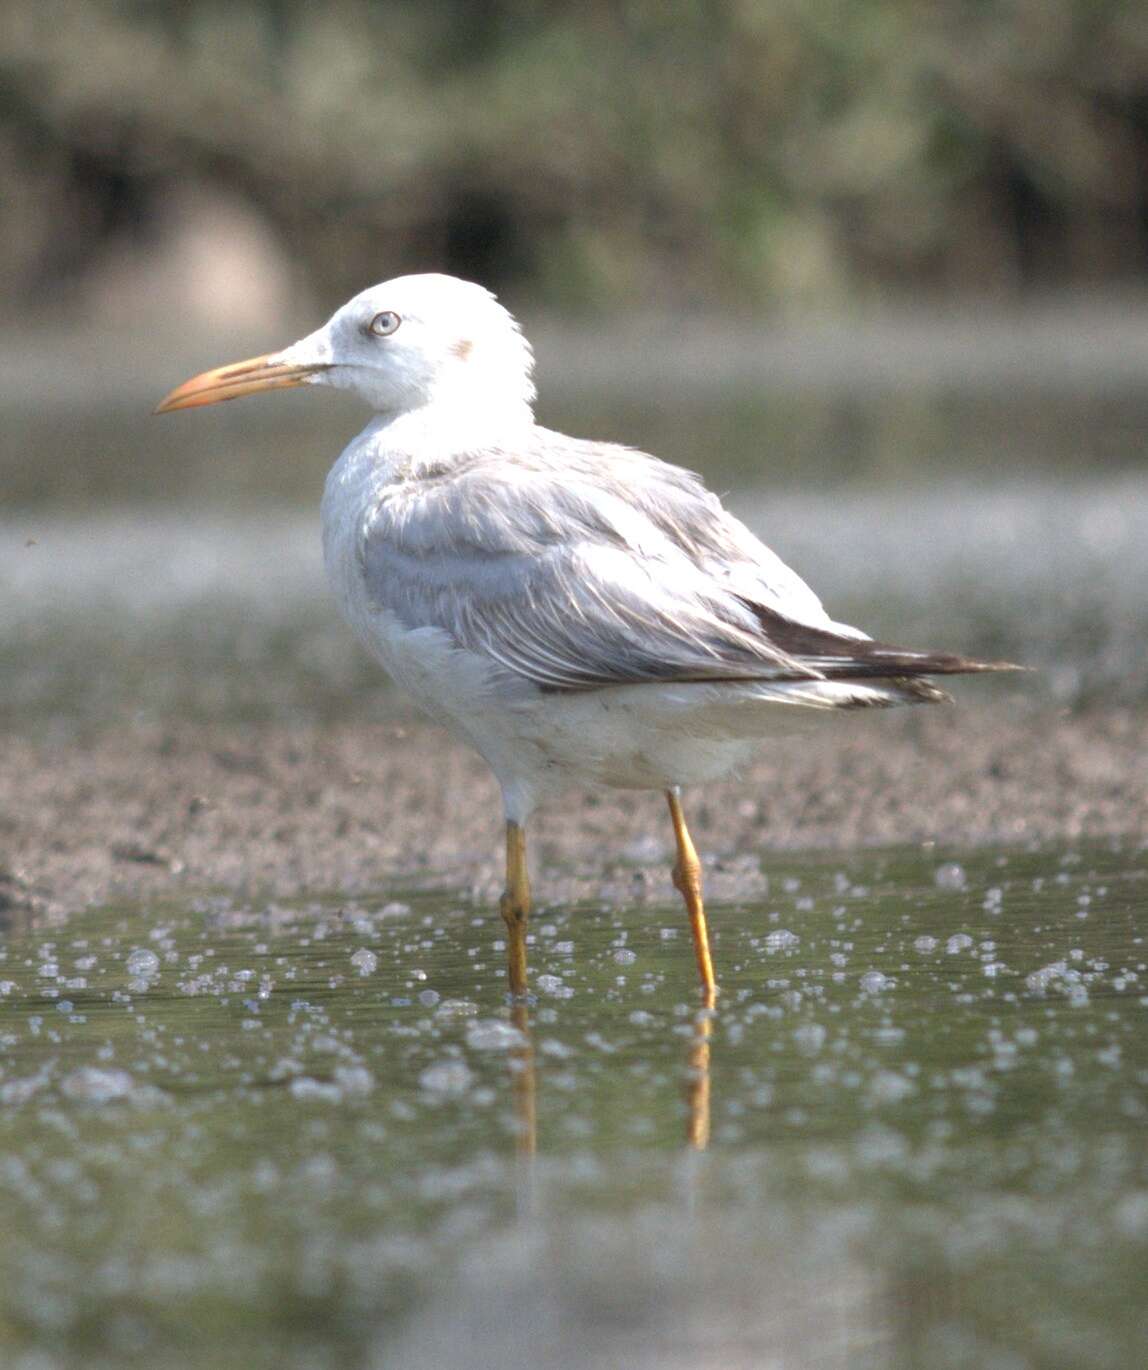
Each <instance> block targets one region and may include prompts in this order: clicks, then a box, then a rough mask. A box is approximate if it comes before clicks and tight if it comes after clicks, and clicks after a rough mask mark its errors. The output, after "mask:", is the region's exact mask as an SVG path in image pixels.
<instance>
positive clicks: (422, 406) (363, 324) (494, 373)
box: [269, 274, 535, 418]
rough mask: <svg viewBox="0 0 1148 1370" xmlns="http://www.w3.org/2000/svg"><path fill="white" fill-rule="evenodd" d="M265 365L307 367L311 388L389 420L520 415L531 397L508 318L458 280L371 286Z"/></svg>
mask: <svg viewBox="0 0 1148 1370" xmlns="http://www.w3.org/2000/svg"><path fill="white" fill-rule="evenodd" d="M269 360H270V361H272V362H274V363H276V364H278V365H286V366H289V367H299V368H306V369H307V371H308V375H307V378H306V379H307V381H308V383H310V384H312V385H332V386H335V387H337V388H338V389H340V390H351V391H353V392H354V393H355V394H357V395H359V396H361V397H362V399H364V400H365V401H366V402H367V403H368V404H369V405H370V406H371V407H372V408H373V409H375V410H376V411H377V412H379V413H380V414H384V415H387V416H389V417H392V418H397V417H399V416H400V415H402V414H408V413H412V412H413V411H416V410H426V409H428V408H433V409H441V408H442V406H452V407H454V406H465V407H466V409H468V410H470V411H471V412H472V413H473V412H474V411H476V410H477V411H478V412H480V413H481V412H484V411H485V412H486V413H488V414H490V413H492V412H497V413H500V414H503V415H505V416H506V417H511V416H512V415H521V416H522V417H527V416H529V415H530V412H531V405H532V403H533V400H534V394H535V391H534V382H533V380H532V378H531V376H532V372H533V370H534V357H533V354H532V352H531V350H530V344H529V343H528V342H527V341H526V339H525V338H524V337H523V336H522V333H521V331H520V330H519V327H518V324H517V322H516V321H515V319H514V317H513V316H512V315H511V314H510V313H509V312H508V311H507V310H506V309H504V308H503V307H502V305H500V304H499V303H498V301H497V300H496V299H495V297H494V296H493V295H492V294H491V293H490V291H489V290H484V289H483V287H482V286H480V285H475V284H473V283H472V282H470V281H460V280H459V279H458V278H457V277H455V276H442V275H433V274H428V275H420V276H397V277H396V278H395V279H394V280H392V281H384V282H383V284H382V285H373V286H371V287H370V288H369V289H367V290H363V291H361V292H360V293H359V294H358V295H356V296H355V297H354V298H353V299H351V300H348V302H347V303H346V304H345V305H343V306H342V308H340V309H337V310H336V311H335V313H334V314H332V315H331V317H330V319H328V320H327V322H326V323H325V324H324V325H323V326H322V328H318V329H316V330H315V332H314V333H310V334H308V335H307V337H305V338H301V339H300V340H299V341H298V342H297V343H293V344H292V345H291V346H290V347H287V348H284V350H283V351H282V352H279V353H276V354H275V355H274V356H273V357H272V358H269ZM311 368H315V369H314V370H311ZM523 411H525V412H523Z"/></svg>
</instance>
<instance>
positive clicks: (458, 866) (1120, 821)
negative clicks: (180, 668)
mask: <svg viewBox="0 0 1148 1370" xmlns="http://www.w3.org/2000/svg"><path fill="white" fill-rule="evenodd" d="M5 751H6V757H5V762H4V765H3V767H2V768H0V825H2V826H0V831H2V832H3V836H4V851H5V853H6V862H7V864H6V866H5V867H3V868H0V910H3V911H6V913H7V915H8V916H9V917H10V918H19V917H20V916H21V913H22V912H23V911H30V912H38V913H41V914H49V915H50V914H59V913H65V912H68V911H70V910H74V909H76V908H78V907H80V906H82V905H85V904H90V903H100V902H106V901H109V900H115V899H120V898H128V899H137V898H145V899H147V900H154V901H161V900H163V899H166V898H168V897H173V896H174V897H178V896H179V895H180V893H181V892H182V891H186V890H192V889H194V890H204V889H209V888H216V889H220V890H225V891H229V892H232V893H235V894H239V895H241V896H243V895H250V896H268V895H271V896H275V897H281V898H286V897H291V896H294V895H303V894H308V893H311V894H318V893H323V894H325V895H326V894H330V893H331V892H342V891H346V892H347V893H348V894H351V893H354V894H355V895H357V896H364V895H366V896H368V897H369V896H370V894H371V893H372V892H377V893H378V895H379V897H387V891H390V890H394V889H395V888H396V887H399V888H401V887H402V886H403V885H404V884H407V885H409V884H418V885H422V884H427V885H437V886H444V887H454V888H457V889H461V890H463V891H469V892H470V893H472V894H473V895H474V897H475V898H477V899H479V900H487V899H490V898H492V897H493V896H494V895H495V893H496V891H497V889H498V886H499V879H500V871H499V864H498V862H499V852H500V808H499V805H498V800H497V792H496V789H495V785H494V782H493V780H492V778H491V777H490V775H489V773H488V772H487V770H486V768H485V766H484V765H483V763H482V762H481V761H480V760H479V759H478V758H477V757H475V756H474V755H473V754H472V753H470V752H469V751H468V750H466V749H465V748H463V747H462V746H461V745H459V744H457V743H455V742H454V741H453V740H452V739H450V738H449V737H448V736H447V735H446V734H445V733H443V732H442V731H441V730H439V729H437V728H435V727H433V726H431V725H429V724H426V723H423V722H421V721H413V720H412V721H410V722H401V723H395V722H390V723H380V724H378V725H371V724H365V723H356V724H350V725H338V724H320V723H312V724H305V725H298V726H285V725H264V726H261V727H258V728H254V729H252V728H243V727H239V726H234V725H230V726H216V725H210V724H190V723H188V724H182V725H180V724H174V725H171V726H154V725H147V726H141V727H137V728H129V727H119V728H115V729H111V730H104V731H100V732H97V733H95V734H93V735H90V736H87V737H84V736H82V735H76V734H74V733H71V732H69V733H68V734H66V735H57V736H55V737H54V738H53V737H52V736H40V737H39V738H37V739H24V740H21V739H20V738H15V737H13V738H9V739H8V741H7V743H6V748H5ZM687 803H688V807H689V811H690V814H691V817H692V821H693V823H694V825H695V829H696V836H697V839H698V843H699V846H700V847H701V848H702V850H703V852H704V854H705V856H706V858H707V860H708V862H709V872H708V884H709V889H710V893H711V896H712V897H713V898H714V899H716V900H718V901H721V900H737V899H742V898H760V897H762V895H763V894H764V893H765V892H766V890H767V882H768V878H769V856H770V852H771V851H774V850H780V849H782V848H814V847H817V848H827V847H828V848H835V847H841V848H843V847H853V846H857V845H872V844H904V843H932V844H935V845H936V849H937V851H938V853H942V854H943V853H944V852H946V851H949V850H957V849H960V848H963V847H966V846H968V845H970V844H982V843H999V844H1006V845H1009V846H1014V847H1030V846H1033V845H1040V844H1044V843H1055V844H1058V845H1064V844H1066V843H1067V844H1075V843H1079V842H1087V841H1093V840H1103V841H1112V840H1117V841H1120V842H1121V843H1122V844H1132V845H1133V846H1137V847H1139V846H1142V845H1144V844H1146V843H1148V712H1146V711H1145V710H1144V709H1143V708H1133V709H1119V708H1111V709H1108V710H1106V711H1099V710H1094V711H1091V712H1085V713H1081V714H1068V713H1054V712H1051V711H1050V710H1048V709H1047V708H1039V709H1037V708H1032V707H1030V706H1028V705H1026V704H1023V703H1021V702H1020V701H1019V697H1018V696H1017V695H1015V694H1009V695H1006V696H1004V697H1001V698H998V699H996V700H995V701H993V702H992V703H991V705H986V704H984V703H978V704H975V705H973V706H971V707H969V706H961V707H957V708H939V709H932V710H928V711H927V712H926V711H922V712H920V713H913V714H903V715H898V716H895V717H882V718H878V719H872V720H871V719H865V720H863V721H860V722H857V721H855V720H850V719H842V720H839V721H834V722H833V723H832V724H830V725H829V726H827V727H825V728H821V729H818V730H816V731H814V732H812V733H809V734H805V735H798V736H794V737H789V738H786V739H782V740H779V741H778V742H776V743H773V744H771V745H769V746H767V747H764V748H763V749H762V752H761V754H760V758H759V759H758V760H757V761H756V762H755V764H754V765H753V766H752V767H751V768H750V769H749V770H748V771H747V773H746V774H745V775H743V776H742V777H741V778H740V779H738V780H736V781H731V782H729V783H726V784H722V785H715V786H711V787H709V788H707V789H704V790H698V791H696V792H694V793H692V794H690V795H688V796H687ZM669 851H670V832H669V828H668V824H667V822H666V818H665V814H664V808H663V805H662V803H661V800H660V798H659V797H658V796H657V795H653V794H645V795H634V794H629V793H623V792H603V791H599V792H595V793H583V792H579V791H571V792H570V794H569V795H568V796H567V797H566V798H565V799H564V800H563V801H561V802H558V803H553V804H551V805H550V806H549V807H548V808H547V809H545V810H544V811H543V812H542V813H541V814H540V815H539V817H538V820H537V822H536V823H535V825H534V843H533V858H534V864H535V868H536V895H537V897H538V899H539V901H540V903H541V904H542V905H543V906H544V905H545V904H547V903H551V902H553V903H556V902H559V901H562V902H566V901H572V900H578V899H592V900H602V899H606V900H610V901H615V902H617V901H625V902H633V901H640V900H642V899H644V898H656V899H659V900H663V899H668V898H670V897H671V895H672V891H671V889H670V885H669V876H668V867H669Z"/></svg>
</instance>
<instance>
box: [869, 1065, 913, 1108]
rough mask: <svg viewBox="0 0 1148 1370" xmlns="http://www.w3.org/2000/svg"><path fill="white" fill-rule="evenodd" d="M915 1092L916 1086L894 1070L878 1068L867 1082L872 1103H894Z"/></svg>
mask: <svg viewBox="0 0 1148 1370" xmlns="http://www.w3.org/2000/svg"><path fill="white" fill-rule="evenodd" d="M916 1092H917V1086H916V1085H915V1084H914V1083H913V1082H912V1080H910V1079H908V1078H907V1077H906V1076H904V1075H898V1074H897V1072H896V1071H895V1070H879V1071H878V1072H877V1074H876V1075H874V1076H873V1079H872V1080H871V1081H870V1082H869V1092H868V1097H869V1101H870V1103H873V1104H896V1103H900V1101H901V1100H902V1099H906V1098H908V1097H909V1095H910V1094H915V1093H916Z"/></svg>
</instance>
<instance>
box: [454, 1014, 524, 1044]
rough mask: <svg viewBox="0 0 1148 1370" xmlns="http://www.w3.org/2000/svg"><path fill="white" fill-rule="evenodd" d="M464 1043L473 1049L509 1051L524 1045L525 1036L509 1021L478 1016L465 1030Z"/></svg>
mask: <svg viewBox="0 0 1148 1370" xmlns="http://www.w3.org/2000/svg"><path fill="white" fill-rule="evenodd" d="M466 1044H467V1046H468V1047H471V1048H472V1049H473V1050H475V1051H509V1050H510V1049H511V1048H512V1047H521V1046H525V1045H526V1038H525V1037H524V1036H523V1035H522V1033H521V1032H519V1030H518V1029H517V1028H516V1027H514V1026H513V1025H512V1024H511V1023H504V1022H502V1021H501V1019H498V1018H480V1019H479V1020H478V1021H477V1022H474V1023H471V1025H470V1026H469V1027H468V1028H467V1030H466Z"/></svg>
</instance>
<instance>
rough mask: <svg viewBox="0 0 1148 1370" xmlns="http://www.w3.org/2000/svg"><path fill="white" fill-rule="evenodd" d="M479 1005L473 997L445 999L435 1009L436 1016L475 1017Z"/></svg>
mask: <svg viewBox="0 0 1148 1370" xmlns="http://www.w3.org/2000/svg"><path fill="white" fill-rule="evenodd" d="M477 1016H478V1005H477V1004H476V1003H475V1002H474V1001H473V1000H472V999H444V1000H443V1001H442V1003H441V1004H439V1006H438V1007H437V1008H436V1009H435V1017H436V1018H475V1017H477Z"/></svg>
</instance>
